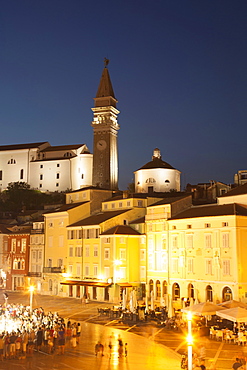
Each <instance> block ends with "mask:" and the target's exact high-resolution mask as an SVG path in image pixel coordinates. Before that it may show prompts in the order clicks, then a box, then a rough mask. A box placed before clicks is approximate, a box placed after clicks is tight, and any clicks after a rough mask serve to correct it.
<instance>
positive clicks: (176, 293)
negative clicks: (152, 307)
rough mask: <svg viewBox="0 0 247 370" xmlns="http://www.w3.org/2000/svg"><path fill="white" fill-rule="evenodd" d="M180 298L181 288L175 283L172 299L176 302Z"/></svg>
mask: <svg viewBox="0 0 247 370" xmlns="http://www.w3.org/2000/svg"><path fill="white" fill-rule="evenodd" d="M179 298H180V286H179V285H178V283H174V284H173V286H172V299H173V300H174V301H176V300H177V299H179Z"/></svg>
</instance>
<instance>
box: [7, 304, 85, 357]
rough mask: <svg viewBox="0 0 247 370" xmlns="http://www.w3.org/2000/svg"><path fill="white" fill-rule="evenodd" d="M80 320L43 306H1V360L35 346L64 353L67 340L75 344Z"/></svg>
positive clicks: (31, 352) (27, 351)
mask: <svg viewBox="0 0 247 370" xmlns="http://www.w3.org/2000/svg"><path fill="white" fill-rule="evenodd" d="M80 335H81V326H80V323H77V322H74V323H72V322H71V321H70V320H65V319H63V318H62V317H60V316H59V315H58V313H56V312H55V313H52V312H48V313H47V314H45V312H44V310H43V308H42V307H40V308H36V309H34V310H31V309H30V307H29V306H23V305H18V304H5V305H3V306H0V360H4V359H13V358H18V359H22V358H25V357H26V355H27V354H30V355H32V354H33V351H34V349H35V350H37V351H41V350H42V351H46V352H47V353H53V352H55V351H56V352H57V353H60V354H63V353H64V349H65V344H66V343H67V344H68V345H69V346H71V347H76V346H77V344H78V343H79V340H80Z"/></svg>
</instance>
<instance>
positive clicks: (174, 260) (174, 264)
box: [172, 258, 178, 273]
mask: <svg viewBox="0 0 247 370" xmlns="http://www.w3.org/2000/svg"><path fill="white" fill-rule="evenodd" d="M172 272H173V273H177V272H178V258H172Z"/></svg>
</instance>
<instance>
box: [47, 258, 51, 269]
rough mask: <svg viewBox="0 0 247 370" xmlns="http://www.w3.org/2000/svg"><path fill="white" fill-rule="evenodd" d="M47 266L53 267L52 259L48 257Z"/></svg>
mask: <svg viewBox="0 0 247 370" xmlns="http://www.w3.org/2000/svg"><path fill="white" fill-rule="evenodd" d="M47 267H52V259H51V258H48V260H47Z"/></svg>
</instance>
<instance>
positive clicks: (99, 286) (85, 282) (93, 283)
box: [60, 280, 111, 288]
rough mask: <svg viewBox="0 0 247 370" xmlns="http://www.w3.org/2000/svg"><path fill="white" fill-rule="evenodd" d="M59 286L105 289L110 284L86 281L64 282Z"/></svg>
mask: <svg viewBox="0 0 247 370" xmlns="http://www.w3.org/2000/svg"><path fill="white" fill-rule="evenodd" d="M60 284H61V285H79V286H94V287H98V288H107V287H109V286H110V285H111V283H105V282H103V281H88V280H66V281H63V282H61V283H60Z"/></svg>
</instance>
